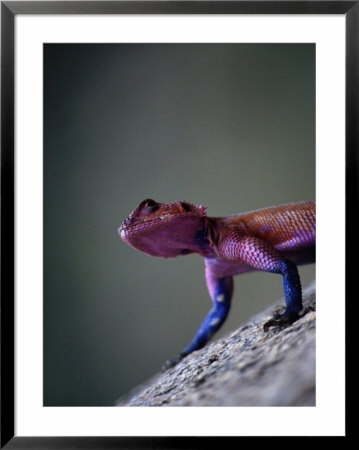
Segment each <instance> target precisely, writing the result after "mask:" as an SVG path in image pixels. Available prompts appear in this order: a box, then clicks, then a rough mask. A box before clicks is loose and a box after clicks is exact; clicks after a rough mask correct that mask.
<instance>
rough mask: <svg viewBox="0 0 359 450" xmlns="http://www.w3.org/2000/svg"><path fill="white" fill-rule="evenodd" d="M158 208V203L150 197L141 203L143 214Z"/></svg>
mask: <svg viewBox="0 0 359 450" xmlns="http://www.w3.org/2000/svg"><path fill="white" fill-rule="evenodd" d="M158 208H159V205H158V203H157V202H155V201H154V200H152V199H147V200H144V201H143V202H142V203H141V212H144V213H145V214H150V213H153V212H155V211H157V210H158Z"/></svg>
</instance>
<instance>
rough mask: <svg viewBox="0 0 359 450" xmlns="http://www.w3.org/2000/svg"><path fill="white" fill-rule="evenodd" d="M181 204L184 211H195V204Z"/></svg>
mask: <svg viewBox="0 0 359 450" xmlns="http://www.w3.org/2000/svg"><path fill="white" fill-rule="evenodd" d="M179 204H180V208H181V209H182V211H184V212H190V211H193V206H192V205H191V204H190V203H187V202H179Z"/></svg>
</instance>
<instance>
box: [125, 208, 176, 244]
mask: <svg viewBox="0 0 359 450" xmlns="http://www.w3.org/2000/svg"><path fill="white" fill-rule="evenodd" d="M172 216H174V214H162V215H161V216H158V217H151V218H143V219H141V220H140V221H137V222H136V223H131V219H130V218H128V219H126V220H125V221H124V222H122V224H121V226H120V228H119V229H118V234H119V235H120V236H121V238H122V239H123V238H125V237H126V236H127V235H129V234H132V233H134V232H136V231H141V230H142V229H143V228H145V227H146V225H147V224H149V223H152V224H153V223H161V222H163V221H164V220H166V219H168V218H170V217H172Z"/></svg>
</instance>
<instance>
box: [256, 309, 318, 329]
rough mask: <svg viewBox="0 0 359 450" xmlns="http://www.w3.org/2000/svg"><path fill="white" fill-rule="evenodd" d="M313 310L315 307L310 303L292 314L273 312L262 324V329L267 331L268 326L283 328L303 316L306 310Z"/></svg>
mask: <svg viewBox="0 0 359 450" xmlns="http://www.w3.org/2000/svg"><path fill="white" fill-rule="evenodd" d="M310 311H315V308H314V307H313V306H311V305H306V306H305V307H304V308H303V309H302V311H301V312H300V313H292V314H285V313H284V314H275V315H274V316H273V317H272V318H271V319H269V320H268V321H267V322H266V323H265V324H264V325H263V330H264V331H268V329H269V328H270V327H275V326H278V327H281V328H285V327H287V326H288V325H291V324H292V323H293V322H295V321H296V320H298V319H300V318H301V317H303V316H305V315H306V314H307V313H308V312H310Z"/></svg>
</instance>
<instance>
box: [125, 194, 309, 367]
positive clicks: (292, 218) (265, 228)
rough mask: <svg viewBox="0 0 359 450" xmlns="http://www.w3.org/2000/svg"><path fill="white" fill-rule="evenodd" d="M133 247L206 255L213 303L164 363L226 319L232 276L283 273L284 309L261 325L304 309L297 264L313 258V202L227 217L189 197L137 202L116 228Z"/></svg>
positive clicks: (287, 320)
mask: <svg viewBox="0 0 359 450" xmlns="http://www.w3.org/2000/svg"><path fill="white" fill-rule="evenodd" d="M118 231H119V234H120V236H121V238H122V239H123V240H124V242H126V243H127V244H128V245H130V246H131V247H133V248H135V249H137V250H140V251H142V252H144V253H147V254H148V255H151V256H157V257H163V258H173V257H177V256H179V255H187V254H189V253H198V254H199V255H200V256H202V257H203V258H204V260H205V265H206V282H207V287H208V291H209V294H210V296H211V298H212V301H213V307H212V309H211V310H210V311H209V313H208V315H207V316H206V318H205V320H204V321H203V323H202V325H201V326H200V328H199V330H198V331H197V333H196V335H195V337H194V339H193V340H192V342H191V343H190V344H189V345H188V346H187V347H186V348H185V349H184V350H183V351H182V352H181V353H180V354H179V355H178V356H177V357H176V358H175V359H173V360H171V361H168V362H167V363H166V365H165V366H164V368H168V367H171V366H173V365H175V364H176V363H177V362H179V361H180V360H181V359H182V358H183V357H184V356H186V355H188V354H189V353H191V352H193V351H194V350H197V349H200V348H202V347H204V345H205V344H206V343H207V342H208V340H209V339H210V338H211V337H212V335H213V334H214V333H215V332H216V331H217V330H218V329H219V328H220V327H221V325H222V324H223V322H224V321H225V319H226V317H227V315H228V312H229V309H230V304H231V298H232V294H233V275H237V274H240V273H244V272H251V271H254V270H262V271H265V272H271V273H278V274H280V275H282V277H283V289H284V296H285V303H286V309H285V311H284V314H282V315H279V316H276V317H273V318H272V319H270V320H269V321H268V322H266V323H265V324H264V330H265V331H267V330H268V328H269V327H271V326H286V325H289V324H291V323H293V322H294V321H295V320H297V319H298V318H299V317H300V316H301V314H300V311H301V310H302V292H301V284H300V279H299V274H298V269H297V265H300V264H308V263H312V262H315V203H314V202H298V203H289V204H286V205H279V206H273V207H269V208H265V209H261V210H257V211H252V212H248V213H243V214H237V215H233V216H226V217H207V215H206V208H204V207H203V206H195V205H192V204H191V203H188V202H175V203H158V202H155V201H154V200H151V199H147V200H144V201H143V202H141V203H140V204H139V205H138V207H137V208H136V209H135V210H134V211H133V212H132V213H131V214H130V216H129V217H128V218H127V219H126V220H125V221H124V222H123V223H122V225H121V227H120V228H119V230H118Z"/></svg>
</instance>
